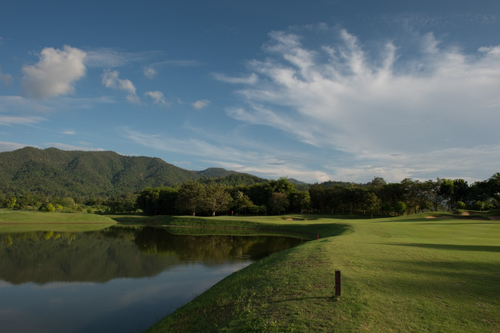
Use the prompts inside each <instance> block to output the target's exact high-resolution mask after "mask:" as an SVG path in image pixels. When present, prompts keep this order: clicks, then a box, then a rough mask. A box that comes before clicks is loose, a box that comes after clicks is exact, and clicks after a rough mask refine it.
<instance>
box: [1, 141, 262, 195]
mask: <svg viewBox="0 0 500 333" xmlns="http://www.w3.org/2000/svg"><path fill="white" fill-rule="evenodd" d="M0 170H1V171H0V192H3V193H4V194H6V195H11V194H22V193H24V192H32V193H37V194H44V195H54V196H61V197H64V196H111V195H116V194H121V193H124V192H135V191H138V190H142V189H143V188H145V187H159V186H172V185H175V184H179V183H182V182H185V181H187V180H198V179H200V178H217V179H219V180H220V179H224V177H228V176H234V175H238V176H241V177H240V178H242V179H241V181H243V182H244V181H248V183H254V182H255V181H256V180H259V181H264V180H263V179H260V178H258V177H255V176H252V175H248V174H242V173H237V172H235V171H228V170H225V169H220V168H210V169H207V170H204V171H190V170H186V169H182V168H179V167H176V166H175V165H172V164H169V163H167V162H165V161H163V160H162V159H160V158H151V157H144V156H139V157H137V156H124V155H120V154H117V153H115V152H112V151H93V152H89V151H65V150H59V149H56V148H48V149H44V150H41V149H38V148H33V147H25V148H22V149H18V150H15V151H11V152H2V153H0Z"/></svg>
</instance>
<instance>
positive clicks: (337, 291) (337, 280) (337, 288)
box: [335, 270, 341, 297]
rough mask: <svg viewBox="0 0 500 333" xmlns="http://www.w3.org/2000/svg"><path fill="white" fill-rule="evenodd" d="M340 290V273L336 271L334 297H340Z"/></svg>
mask: <svg viewBox="0 0 500 333" xmlns="http://www.w3.org/2000/svg"><path fill="white" fill-rule="evenodd" d="M340 290H341V284H340V271H338V270H336V271H335V297H340Z"/></svg>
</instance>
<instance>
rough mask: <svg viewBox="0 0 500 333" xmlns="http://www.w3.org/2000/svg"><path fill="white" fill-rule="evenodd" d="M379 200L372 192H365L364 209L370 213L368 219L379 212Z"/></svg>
mask: <svg viewBox="0 0 500 333" xmlns="http://www.w3.org/2000/svg"><path fill="white" fill-rule="evenodd" d="M380 203H381V201H380V199H379V198H378V197H377V195H376V194H375V193H373V192H367V193H366V194H365V195H364V207H365V209H366V210H367V211H369V212H370V217H371V218H373V214H374V213H376V212H378V211H379V210H380Z"/></svg>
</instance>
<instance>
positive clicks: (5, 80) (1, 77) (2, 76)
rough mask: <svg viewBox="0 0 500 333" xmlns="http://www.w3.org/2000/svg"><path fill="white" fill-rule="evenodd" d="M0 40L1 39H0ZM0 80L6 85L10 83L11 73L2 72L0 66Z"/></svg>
mask: <svg viewBox="0 0 500 333" xmlns="http://www.w3.org/2000/svg"><path fill="white" fill-rule="evenodd" d="M0 40H1V39H0ZM0 81H2V82H3V84H5V85H6V86H8V85H10V84H11V83H12V75H10V74H5V73H2V69H1V68H0Z"/></svg>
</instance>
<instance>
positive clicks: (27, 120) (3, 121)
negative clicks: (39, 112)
mask: <svg viewBox="0 0 500 333" xmlns="http://www.w3.org/2000/svg"><path fill="white" fill-rule="evenodd" d="M43 120H45V119H44V118H41V117H11V116H0V125H7V126H10V125H30V124H36V123H39V122H41V121H43Z"/></svg>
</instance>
